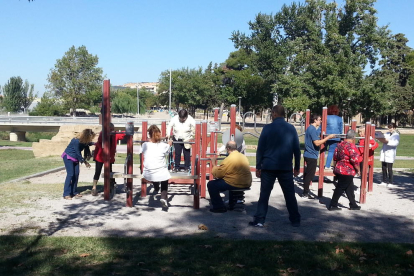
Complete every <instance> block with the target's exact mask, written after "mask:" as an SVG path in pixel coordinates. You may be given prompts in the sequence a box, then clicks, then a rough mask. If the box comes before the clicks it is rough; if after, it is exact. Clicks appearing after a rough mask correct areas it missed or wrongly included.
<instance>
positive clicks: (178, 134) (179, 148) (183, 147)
mask: <svg viewBox="0 0 414 276" xmlns="http://www.w3.org/2000/svg"><path fill="white" fill-rule="evenodd" d="M171 129H173V141H176V142H189V141H190V140H191V139H193V138H194V131H195V120H194V118H193V117H191V116H190V115H188V112H187V110H185V109H181V110H180V111H179V112H178V115H177V116H174V117H172V118H171V121H170V123H169V124H168V127H167V137H169V136H170V134H171ZM190 149H191V145H190V144H184V143H174V151H175V158H174V164H175V168H174V171H175V172H177V171H179V170H180V161H181V152H184V169H185V170H186V171H188V170H190V161H191V157H190Z"/></svg>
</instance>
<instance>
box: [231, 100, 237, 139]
mask: <svg viewBox="0 0 414 276" xmlns="http://www.w3.org/2000/svg"><path fill="white" fill-rule="evenodd" d="M235 135H236V105H235V104H232V105H231V106H230V141H234V140H235V137H234V136H235Z"/></svg>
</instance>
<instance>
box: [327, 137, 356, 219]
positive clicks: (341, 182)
mask: <svg viewBox="0 0 414 276" xmlns="http://www.w3.org/2000/svg"><path fill="white" fill-rule="evenodd" d="M355 136H356V135H355V130H353V129H350V130H349V131H348V132H347V133H346V137H345V140H344V141H342V142H340V143H339V144H338V146H337V147H336V150H335V153H334V160H335V161H336V166H335V169H334V174H335V175H336V176H337V178H338V184H336V188H335V191H334V193H333V196H332V200H331V204H330V205H329V208H328V209H329V210H330V211H340V210H342V209H341V208H339V207H338V200H339V198H340V197H341V195H342V193H343V192H344V191H345V193H346V196H347V197H348V200H349V209H350V210H360V209H361V207H360V206H358V205H357V203H356V201H355V194H354V176H355V174H359V163H360V162H361V161H362V158H361V155H360V154H359V151H358V149H357V147H356V146H355Z"/></svg>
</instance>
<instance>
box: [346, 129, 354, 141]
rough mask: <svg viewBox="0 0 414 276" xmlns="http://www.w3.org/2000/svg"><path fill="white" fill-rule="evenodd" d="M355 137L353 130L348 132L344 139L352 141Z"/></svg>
mask: <svg viewBox="0 0 414 276" xmlns="http://www.w3.org/2000/svg"><path fill="white" fill-rule="evenodd" d="M355 137H356V132H355V130H353V129H350V130H348V132H347V133H346V139H354V138H355Z"/></svg>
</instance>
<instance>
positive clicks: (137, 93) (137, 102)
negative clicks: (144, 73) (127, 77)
mask: <svg viewBox="0 0 414 276" xmlns="http://www.w3.org/2000/svg"><path fill="white" fill-rule="evenodd" d="M137 115H139V88H138V82H137Z"/></svg>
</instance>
